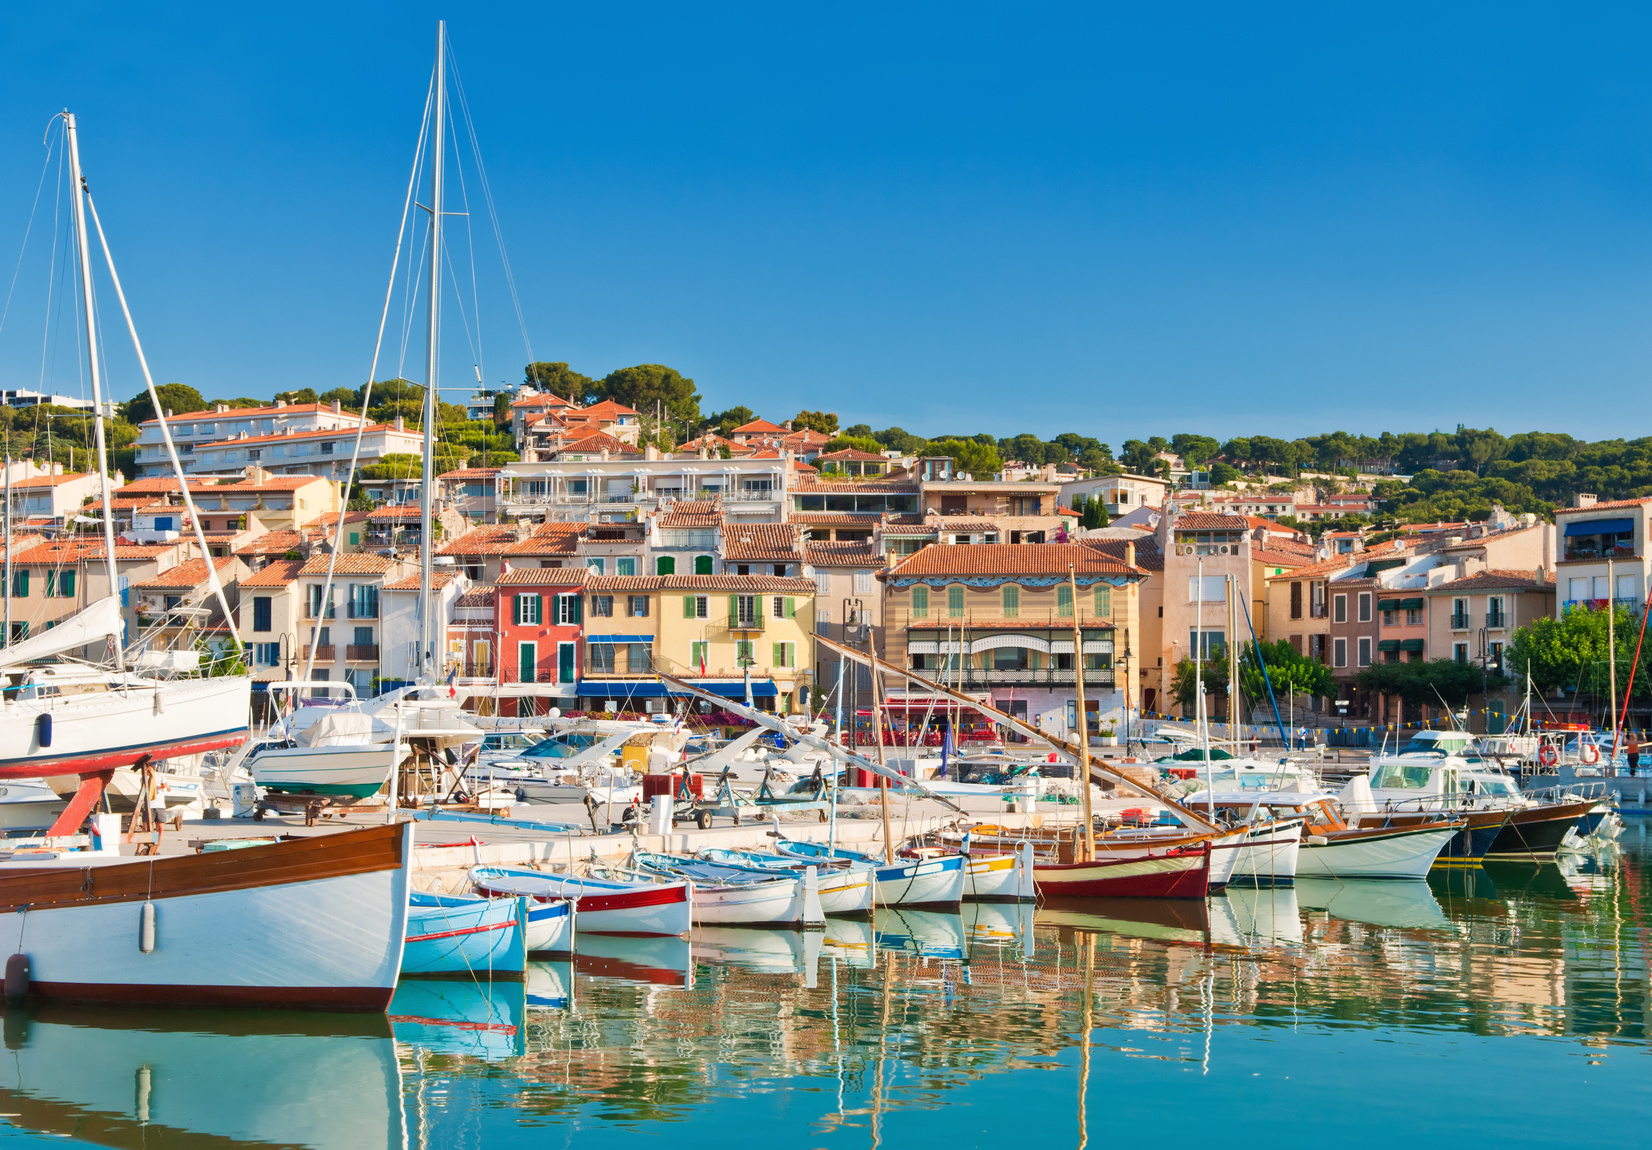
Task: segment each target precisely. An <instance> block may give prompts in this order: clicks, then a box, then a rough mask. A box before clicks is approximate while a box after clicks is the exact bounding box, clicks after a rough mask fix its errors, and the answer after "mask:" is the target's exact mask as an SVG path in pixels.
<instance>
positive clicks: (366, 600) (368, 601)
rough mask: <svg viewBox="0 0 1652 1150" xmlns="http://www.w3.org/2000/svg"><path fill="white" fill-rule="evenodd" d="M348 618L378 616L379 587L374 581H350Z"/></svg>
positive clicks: (375, 617)
mask: <svg viewBox="0 0 1652 1150" xmlns="http://www.w3.org/2000/svg"><path fill="white" fill-rule="evenodd" d="M349 594H350V618H352V619H377V618H378V617H379V588H378V584H376V583H352V584H350V587H349Z"/></svg>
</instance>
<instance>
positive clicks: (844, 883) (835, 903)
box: [820, 867, 877, 914]
mask: <svg viewBox="0 0 1652 1150" xmlns="http://www.w3.org/2000/svg"><path fill="white" fill-rule="evenodd" d="M876 894H877V881H876V880H875V879H874V878H873V877H872V872H871V871H870V870H869V869H867V868H865V867H848V868H845V869H843V870H828V871H822V872H821V875H820V909H821V911H822V913H824V914H870V913H871V911H872V901H873V898H874V897H875V896H876Z"/></svg>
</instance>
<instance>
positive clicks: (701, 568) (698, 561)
mask: <svg viewBox="0 0 1652 1150" xmlns="http://www.w3.org/2000/svg"><path fill="white" fill-rule="evenodd" d="M713 562H714V559H713V557H712V556H710V555H696V556H695V557H694V574H696V575H710V574H711V573H712V571H711V568H712V564H713Z"/></svg>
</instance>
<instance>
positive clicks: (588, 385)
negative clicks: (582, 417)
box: [522, 363, 602, 406]
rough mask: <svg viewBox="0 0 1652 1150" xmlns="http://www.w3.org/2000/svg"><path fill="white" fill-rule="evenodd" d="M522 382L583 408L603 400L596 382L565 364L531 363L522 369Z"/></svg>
mask: <svg viewBox="0 0 1652 1150" xmlns="http://www.w3.org/2000/svg"><path fill="white" fill-rule="evenodd" d="M522 382H523V383H526V384H529V385H530V386H532V387H535V388H538V389H539V390H540V391H548V392H550V393H551V394H552V395H560V396H562V397H563V398H564V399H567V400H568V401H569V402H571V403H577V404H580V405H582V406H583V405H584V404H587V403H594V402H596V401H597V400H598V399H601V398H602V396H601V395H599V394H598V389H597V383H596V380H594V379H592V378H591V377H590V376H588V375H581V374H580V373H579V372H577V371H575V370H573V369H572V368H571V367H569V366H568V365H567V364H565V363H530V364H528V365H527V366H526V367H524V368H523V369H522Z"/></svg>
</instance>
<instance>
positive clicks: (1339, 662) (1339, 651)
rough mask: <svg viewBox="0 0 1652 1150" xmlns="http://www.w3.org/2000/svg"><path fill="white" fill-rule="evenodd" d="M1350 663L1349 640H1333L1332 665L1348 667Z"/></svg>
mask: <svg viewBox="0 0 1652 1150" xmlns="http://www.w3.org/2000/svg"><path fill="white" fill-rule="evenodd" d="M1347 665H1348V640H1346V639H1333V640H1331V666H1333V667H1346V666H1347Z"/></svg>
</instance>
